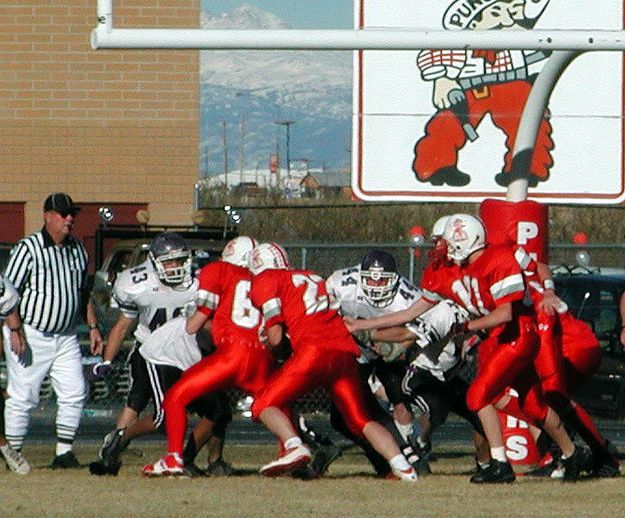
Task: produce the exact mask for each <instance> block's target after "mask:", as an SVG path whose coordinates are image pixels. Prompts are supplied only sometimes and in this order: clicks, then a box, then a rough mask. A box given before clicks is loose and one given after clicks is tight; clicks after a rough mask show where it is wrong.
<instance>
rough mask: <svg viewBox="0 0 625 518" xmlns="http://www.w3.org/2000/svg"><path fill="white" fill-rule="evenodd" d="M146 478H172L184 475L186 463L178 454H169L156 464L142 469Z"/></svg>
mask: <svg viewBox="0 0 625 518" xmlns="http://www.w3.org/2000/svg"><path fill="white" fill-rule="evenodd" d="M141 473H142V474H143V475H144V476H146V477H172V476H177V475H184V474H185V473H184V462H182V459H181V458H180V455H178V454H177V453H168V454H167V455H165V456H164V457H163V458H162V459H160V460H159V461H157V462H155V463H154V464H146V465H145V466H143V468H141Z"/></svg>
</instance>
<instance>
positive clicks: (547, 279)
mask: <svg viewBox="0 0 625 518" xmlns="http://www.w3.org/2000/svg"><path fill="white" fill-rule="evenodd" d="M515 258H516V259H517V261H518V263H519V265H520V266H521V268H522V269H523V272H524V274H525V276H526V279H527V286H528V291H529V294H530V295H531V298H532V302H533V304H534V308H535V311H536V314H537V318H538V324H539V327H538V332H539V336H540V349H539V352H538V355H537V357H536V359H535V361H534V366H535V370H536V373H537V375H538V379H539V384H540V390H541V391H542V393H543V394H544V396H545V399H546V400H547V402H548V404H549V405H550V406H551V407H552V408H554V409H555V410H556V411H557V412H558V414H559V415H560V416H562V418H563V419H564V421H565V423H566V424H567V425H568V426H570V427H571V428H572V429H573V430H574V431H575V432H577V433H578V434H579V436H580V437H581V438H582V439H583V440H584V441H585V442H586V444H588V446H589V447H590V449H591V451H592V454H593V458H592V462H591V463H590V465H589V466H585V469H588V470H589V471H590V474H591V475H592V476H596V477H613V476H617V475H618V474H619V461H618V458H617V457H616V456H615V455H614V453H613V452H612V451H610V443H609V441H606V439H605V438H604V437H603V436H602V435H601V433H600V432H599V430H598V429H597V427H596V425H595V424H594V422H593V420H592V418H591V417H590V415H589V414H588V413H587V412H586V411H585V410H584V408H583V407H582V406H580V405H579V404H578V403H576V402H575V401H573V400H572V399H571V395H573V394H574V392H575V390H576V389H577V388H578V387H579V386H580V385H581V384H582V383H583V382H584V381H585V380H586V379H588V378H589V377H590V376H592V374H593V373H594V372H595V371H596V370H597V368H598V367H599V363H600V362H601V348H600V346H599V341H598V340H597V337H596V336H595V335H594V333H593V331H592V329H591V328H590V326H589V325H588V324H587V323H586V322H584V321H582V320H580V319H578V318H575V317H574V316H573V315H572V314H571V312H570V311H569V310H568V307H567V305H566V304H565V303H564V302H563V301H562V300H560V299H559V298H558V297H557V295H556V294H555V284H554V282H553V280H552V279H551V272H550V270H549V268H548V267H547V266H546V265H545V264H543V263H539V262H537V261H535V260H534V259H533V258H532V257H530V255H529V254H528V253H527V252H526V251H525V250H524V249H523V248H518V249H517V250H516V252H515ZM542 437H544V436H542ZM541 442H543V441H540V440H539V441H538V445H539V447H540V446H541V445H542V444H541Z"/></svg>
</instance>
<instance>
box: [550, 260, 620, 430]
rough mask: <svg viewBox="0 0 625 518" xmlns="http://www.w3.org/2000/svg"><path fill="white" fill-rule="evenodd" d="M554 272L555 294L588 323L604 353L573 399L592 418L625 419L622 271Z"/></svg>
mask: <svg viewBox="0 0 625 518" xmlns="http://www.w3.org/2000/svg"><path fill="white" fill-rule="evenodd" d="M553 273H554V280H555V283H556V291H557V293H558V295H559V296H560V298H562V299H563V300H564V301H565V302H566V303H567V304H568V306H569V310H570V311H571V313H572V314H573V315H574V316H576V317H578V318H580V319H581V320H584V321H586V322H587V323H588V324H590V326H591V327H592V329H593V331H594V332H595V334H596V335H597V338H598V339H599V341H600V342H601V349H602V351H603V358H602V361H601V365H600V367H599V369H598V371H597V372H596V373H595V375H594V376H593V377H592V378H591V379H590V380H588V381H587V382H586V383H585V384H584V385H583V386H582V387H581V388H580V389H579V390H578V392H577V393H575V394H574V399H575V400H576V401H579V403H580V404H582V405H583V406H584V407H585V408H586V409H587V410H589V411H590V412H592V413H593V414H595V415H600V416H604V417H610V418H614V419H620V418H622V417H625V350H624V349H623V346H622V345H621V343H620V333H621V326H622V323H621V316H620V312H619V301H620V297H621V294H622V293H623V291H625V271H623V270H620V271H619V270H614V269H612V270H609V269H605V270H601V269H594V270H588V269H584V268H579V267H578V268H575V269H567V268H563V267H559V268H555V269H554V270H553Z"/></svg>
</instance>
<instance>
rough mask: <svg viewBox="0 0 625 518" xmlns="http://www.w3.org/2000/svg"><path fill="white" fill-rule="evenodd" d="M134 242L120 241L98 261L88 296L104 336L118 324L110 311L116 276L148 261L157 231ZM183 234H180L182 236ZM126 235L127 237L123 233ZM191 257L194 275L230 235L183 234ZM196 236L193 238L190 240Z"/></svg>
mask: <svg viewBox="0 0 625 518" xmlns="http://www.w3.org/2000/svg"><path fill="white" fill-rule="evenodd" d="M141 232H142V233H143V234H144V236H143V237H140V238H135V239H121V240H119V241H117V243H116V244H115V245H114V246H113V247H112V249H111V251H110V253H109V254H108V255H107V256H106V257H105V258H103V259H102V260H101V265H102V266H101V267H100V268H99V269H98V270H97V271H96V272H95V275H94V278H93V288H92V290H91V296H92V299H93V302H94V305H95V309H96V313H97V315H98V322H99V324H100V327H101V329H102V333H103V334H104V335H106V334H108V332H109V331H110V329H111V327H112V326H113V324H114V323H115V321H116V320H117V316H118V310H115V309H112V308H111V307H110V299H111V290H112V287H113V283H114V282H115V279H116V278H117V275H118V274H119V273H120V272H121V271H122V270H125V269H127V268H131V267H133V266H137V265H139V264H141V263H142V262H144V261H145V260H146V259H147V258H148V252H149V249H150V242H151V240H152V237H153V235H155V234H156V231H153V232H151V233H150V235H149V236H148V235H145V234H146V233H145V231H141ZM181 234H182V232H181ZM125 235H129V234H128V231H127V230H125ZM183 235H184V236H185V239H186V240H187V242H188V243H189V246H190V247H191V251H192V253H193V272H194V274H195V273H196V272H197V270H199V269H200V268H201V267H202V266H204V265H205V264H208V263H210V262H212V261H215V260H216V259H218V258H219V257H220V256H221V251H222V250H223V247H224V245H225V244H226V243H227V241H228V239H230V237H231V235H230V234H229V235H227V236H225V238H221V237H222V236H221V235H217V236H218V237H219V238H216V235H215V234H214V233H210V234H206V233H202V232H197V233H193V232H191V233H189V232H185V233H184V234H183ZM190 235H191V236H193V235H195V236H196V237H189V236H190Z"/></svg>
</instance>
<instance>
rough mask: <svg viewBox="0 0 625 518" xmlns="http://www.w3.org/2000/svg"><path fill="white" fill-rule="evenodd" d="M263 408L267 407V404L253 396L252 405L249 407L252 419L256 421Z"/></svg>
mask: <svg viewBox="0 0 625 518" xmlns="http://www.w3.org/2000/svg"><path fill="white" fill-rule="evenodd" d="M265 408H267V404H266V403H265V402H264V401H263V400H262V399H261V398H255V399H254V402H253V403H252V406H251V407H250V412H252V421H258V420H259V419H260V414H262V413H263V410H265Z"/></svg>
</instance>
